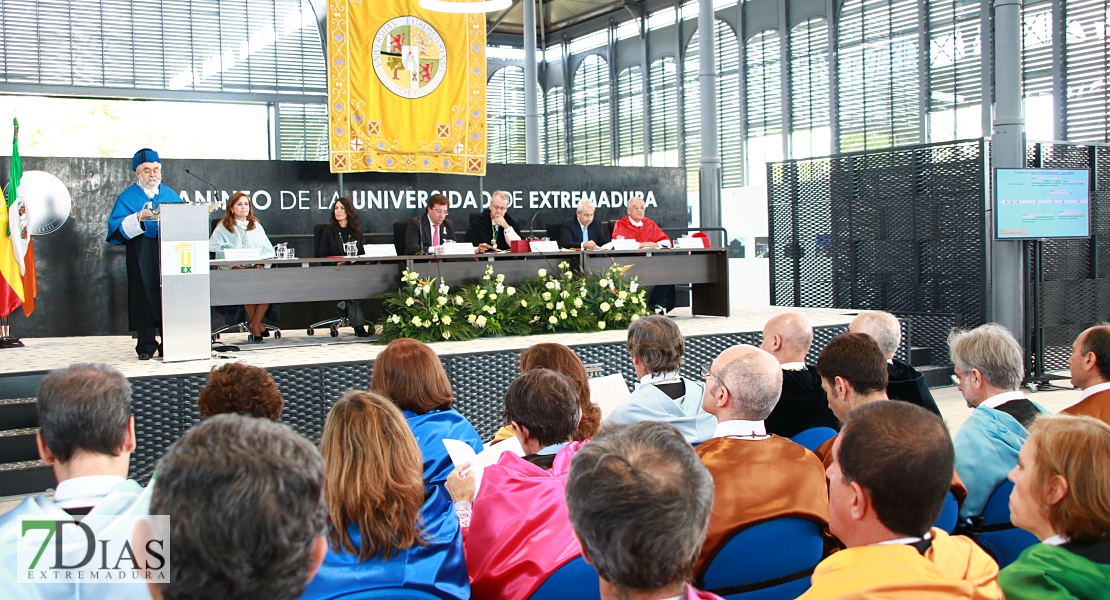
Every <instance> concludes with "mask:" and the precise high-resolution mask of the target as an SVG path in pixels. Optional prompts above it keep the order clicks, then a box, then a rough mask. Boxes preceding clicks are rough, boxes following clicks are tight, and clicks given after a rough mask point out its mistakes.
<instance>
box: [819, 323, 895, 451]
mask: <svg viewBox="0 0 1110 600" xmlns="http://www.w3.org/2000/svg"><path fill="white" fill-rule="evenodd" d="M817 374H818V375H820V376H821V387H822V388H823V389H824V390H825V396H826V397H827V398H828V399H829V408H830V409H831V410H832V412H833V414H834V415H836V418H837V420H839V421H840V422H841V423H843V422H844V418H845V417H846V416H848V413H849V412H851V411H852V410H853V409H855V408H858V407H860V406H863V405H864V404H867V403H870V402H877V401H881V400H886V399H887V397H886V382H887V374H886V359H884V358H883V351H882V350H881V349H880V348H879V344H878V343H877V342H875V340H874V339H872V338H871V336H868V335H864V334H862V333H842V334H840V335H838V336H836V337H834V338H833V339H832V340H830V341H829V343H828V344H826V345H825V349H824V350H822V351H821V355H820V356H818V357H817ZM835 442H836V438H835V437H833V438H830V439H829V440H828V441H827V442H825V443H824V444H821V445H820V446H819V447H818V448H817V449H816V450H814V454H816V455H817V458H820V459H821V462H822V463H823V464H824V465H825V467H828V466H829V465H831V464H832V460H833V458H832V447H833V444H834V443H835Z"/></svg>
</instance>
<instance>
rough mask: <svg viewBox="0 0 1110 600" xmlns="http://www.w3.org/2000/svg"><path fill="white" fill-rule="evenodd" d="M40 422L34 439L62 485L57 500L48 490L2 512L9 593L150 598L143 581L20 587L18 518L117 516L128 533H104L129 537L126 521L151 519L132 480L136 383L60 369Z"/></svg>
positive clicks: (0, 574)
mask: <svg viewBox="0 0 1110 600" xmlns="http://www.w3.org/2000/svg"><path fill="white" fill-rule="evenodd" d="M38 422H39V430H38V432H37V433H36V434H35V442H36V444H37V445H38V450H39V456H40V457H41V458H42V462H43V463H45V464H46V465H48V466H50V467H52V468H53V470H54V477H55V478H56V479H57V482H58V483H57V486H56V487H55V490H54V494H53V496H52V497H51V496H50V495H48V494H45V493H44V494H37V495H35V496H28V497H27V498H24V499H23V501H22V502H20V503H19V504H18V505H17V506H16V507H15V508H13V509H12V510H10V511H8V512H7V513H5V514H3V515H0V587H2V588H3V589H4V590H5V592H4V594H3V595H4V596H5V597H16V598H20V597H23V596H22V595H20V594H23V593H26V594H27V595H28V597H32V598H40V597H48V598H114V597H128V598H145V597H147V590H146V586H145V585H143V584H141V583H139V584H125V583H118V584H116V583H113V584H104V583H99V584H96V585H87V584H81V583H75V582H64V583H51V584H49V585H32V584H26V583H25V584H17V583H16V572H15V567H16V549H17V544H18V541H19V540H20V539H23V537H24V535H23V532H21V531H20V524H19V517H29V518H44V519H50V520H56V519H68V518H69V517H70V516H71V515H72V516H81V515H94V516H101V517H119V522H118V527H119V528H124V530H123V531H116V529H117V525H111V526H109V529H108V530H105V533H109V534H110V532H113V531H115V532H116V533H119V534H120V535H122V536H123V537H124V538H125V539H126V538H128V537H129V532H130V527H131V525H132V524H131V523H130V522H128V521H125V518H126V517H131V516H136V515H146V514H148V513H147V509H148V506H149V503H150V497H149V495H148V494H144V493H143V488H142V486H140V485H139V484H138V483H136V482H135V481H134V480H131V479H127V471H128V468H129V466H130V463H131V453H132V452H133V451H134V450H135V419H134V417H132V416H131V386H130V385H129V384H128V383H127V378H126V377H124V376H123V373H120V372H119V371H118V370H116V369H115V368H113V367H110V366H108V365H106V364H102V363H98V364H73V365H70V366H68V367H62V368H59V369H54V370H53V371H51V372H50V373H48V374H47V375H46V376H45V377H44V378H43V380H42V383H41V384H40V385H39V390H38ZM114 521H115V520H114V519H113V522H114ZM51 552H53V550H51ZM51 556H53V555H51ZM50 560H51V561H53V560H54V559H53V558H51V559H50ZM124 564H125V565H126V562H125V563H124ZM78 588H79V589H78ZM39 594H42V595H41V596H40V595H39Z"/></svg>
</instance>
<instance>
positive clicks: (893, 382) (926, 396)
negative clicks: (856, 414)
mask: <svg viewBox="0 0 1110 600" xmlns="http://www.w3.org/2000/svg"><path fill="white" fill-rule="evenodd" d="M848 331H851V332H852V333H862V334H865V335H869V336H871V339H873V340H875V341H876V342H878V344H879V349H880V350H882V351H883V355H885V356H886V372H887V377H888V380H887V384H886V395H887V397H888V398H890V399H891V400H902V401H904V402H909V403H910V404H916V405H918V406H920V407H921V408H924V409H925V410H928V411H930V412H933V413H935V414H938V415H939V414H940V409H939V408H937V403H936V401H934V400H933V394H932V393H931V392H930V391H929V386H928V385H926V384H925V376H924V375H922V374H921V373H919V372H918V371H917V369H915V368H913V367H912V366H910V363H908V362H906V361H904V360H901V359H898V358H894V353H895V352H898V346H900V345H901V343H902V324H901V323H899V322H898V317H895V316H894V315H892V314H890V313H888V312H882V311H878V310H869V311H867V312H863V313H860V314H859V316H857V317H856V318H855V319H853V320H852V324H851V325H849V326H848Z"/></svg>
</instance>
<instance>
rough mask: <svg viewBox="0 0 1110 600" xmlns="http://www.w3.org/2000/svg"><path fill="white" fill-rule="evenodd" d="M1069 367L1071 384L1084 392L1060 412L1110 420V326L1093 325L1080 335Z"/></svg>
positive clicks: (1074, 344) (1105, 420)
mask: <svg viewBox="0 0 1110 600" xmlns="http://www.w3.org/2000/svg"><path fill="white" fill-rule="evenodd" d="M1068 367H1070V368H1071V383H1072V385H1074V386H1075V387H1077V388H1079V389H1081V390H1083V395H1082V396H1080V397H1079V402H1077V403H1075V404H1073V405H1071V406H1069V407H1067V408H1065V409H1064V410H1062V411H1060V412H1063V413H1064V414H1068V415H1076V416H1088V417H1094V418H1096V419H1098V420H1100V421H1103V422H1105V423H1110V327H1108V326H1106V325H1101V326H1098V327H1091V328H1090V329H1088V330H1086V331H1084V332H1083V333H1081V334H1079V337H1077V338H1075V343H1073V344H1072V352H1071V356H1070V357H1069V358H1068Z"/></svg>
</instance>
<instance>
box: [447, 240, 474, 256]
mask: <svg viewBox="0 0 1110 600" xmlns="http://www.w3.org/2000/svg"><path fill="white" fill-rule="evenodd" d="M442 254H444V255H447V256H454V255H459V254H474V244H459V243H454V244H444V245H443V252H442Z"/></svg>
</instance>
